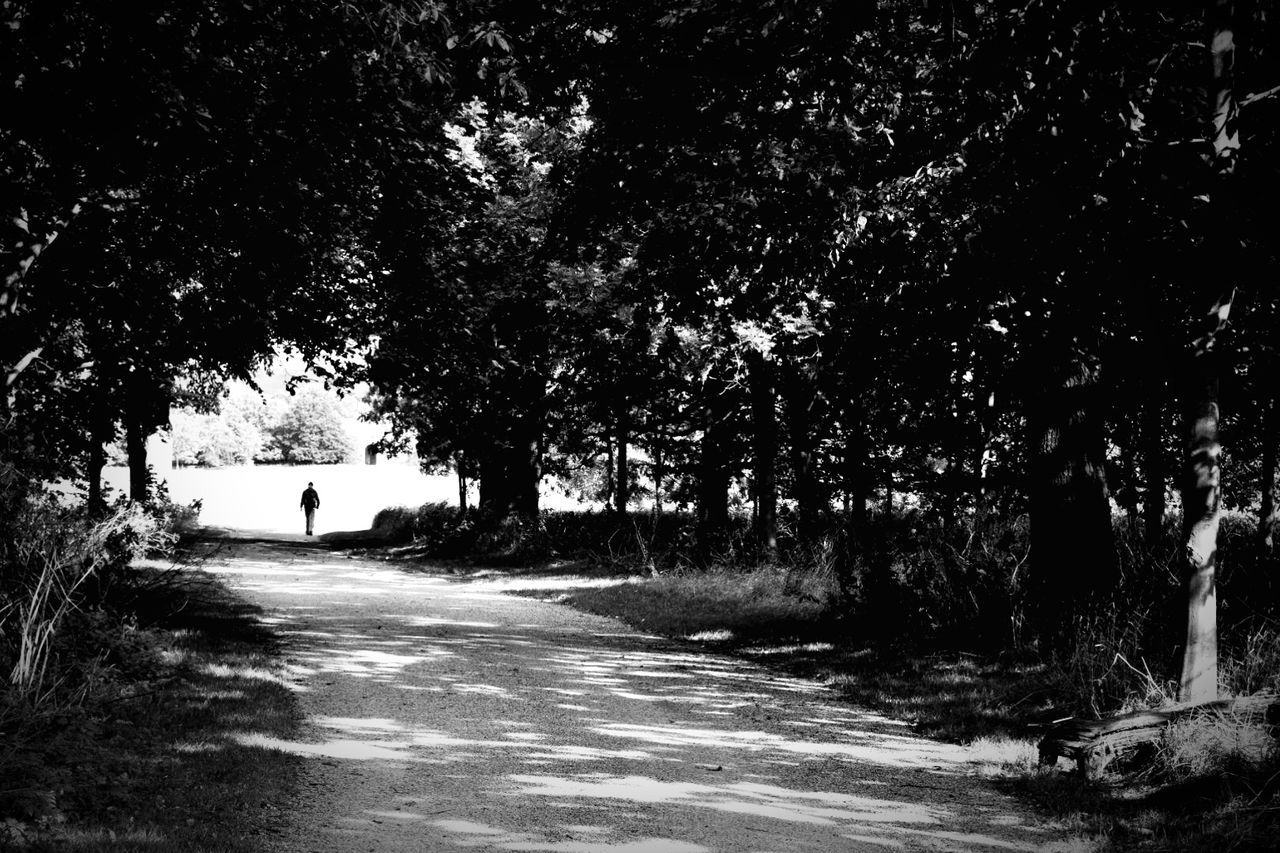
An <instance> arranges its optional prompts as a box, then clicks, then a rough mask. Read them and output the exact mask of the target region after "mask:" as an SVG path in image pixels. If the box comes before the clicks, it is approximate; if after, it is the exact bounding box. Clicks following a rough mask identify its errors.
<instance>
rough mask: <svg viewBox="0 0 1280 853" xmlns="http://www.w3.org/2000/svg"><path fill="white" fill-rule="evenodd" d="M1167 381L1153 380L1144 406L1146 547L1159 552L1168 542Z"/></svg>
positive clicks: (1143, 462) (1143, 457)
mask: <svg viewBox="0 0 1280 853" xmlns="http://www.w3.org/2000/svg"><path fill="white" fill-rule="evenodd" d="M1163 391H1164V383H1163V382H1160V383H1158V384H1153V387H1152V388H1151V392H1150V394H1149V395H1148V397H1147V399H1146V401H1145V403H1144V408H1143V410H1142V443H1143V453H1142V474H1143V480H1144V481H1145V482H1144V484H1143V489H1142V531H1143V540H1144V542H1145V543H1146V548H1147V550H1148V551H1149V552H1151V553H1153V554H1154V553H1156V552H1157V551H1158V550H1159V549H1160V548H1161V547H1162V546H1163V544H1164V514H1165V510H1166V501H1165V481H1166V480H1167V478H1168V475H1167V472H1166V465H1165V449H1164V396H1163Z"/></svg>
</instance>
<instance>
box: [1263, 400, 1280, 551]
mask: <svg viewBox="0 0 1280 853" xmlns="http://www.w3.org/2000/svg"><path fill="white" fill-rule="evenodd" d="M1277 427H1280V406H1277V405H1276V401H1275V400H1271V401H1269V402H1268V403H1267V410H1266V412H1265V413H1264V414H1263V427H1262V482H1261V483H1259V487H1260V490H1261V492H1262V506H1261V508H1260V509H1259V511H1258V544H1259V545H1260V546H1261V547H1263V548H1271V547H1272V545H1273V544H1274V538H1275V536H1274V531H1275V525H1276V432H1277Z"/></svg>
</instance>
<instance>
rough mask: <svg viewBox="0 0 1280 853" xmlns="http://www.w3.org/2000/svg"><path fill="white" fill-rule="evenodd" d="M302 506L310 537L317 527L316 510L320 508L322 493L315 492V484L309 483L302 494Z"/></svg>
mask: <svg viewBox="0 0 1280 853" xmlns="http://www.w3.org/2000/svg"><path fill="white" fill-rule="evenodd" d="M301 506H302V511H303V512H304V513H306V515H307V535H308V536H310V535H311V531H312V530H314V529H315V526H316V510H317V509H319V508H320V493H319V492H317V491H316V490H315V483H307V488H306V490H305V491H303V493H302V504H301Z"/></svg>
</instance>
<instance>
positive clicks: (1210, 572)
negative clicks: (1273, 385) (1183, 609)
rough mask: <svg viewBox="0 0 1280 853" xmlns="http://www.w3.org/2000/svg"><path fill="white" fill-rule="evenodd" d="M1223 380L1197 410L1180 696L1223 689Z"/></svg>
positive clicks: (1187, 512)
mask: <svg viewBox="0 0 1280 853" xmlns="http://www.w3.org/2000/svg"><path fill="white" fill-rule="evenodd" d="M1217 385H1218V383H1217V381H1216V379H1213V378H1209V379H1207V380H1206V383H1205V385H1204V387H1203V389H1202V393H1201V394H1200V395H1199V401H1198V403H1197V405H1196V407H1195V410H1194V411H1193V413H1192V415H1191V442H1190V444H1189V446H1188V448H1187V471H1186V475H1185V476H1186V483H1185V485H1184V486H1183V489H1182V506H1183V522H1182V535H1183V541H1185V542H1186V572H1187V641H1186V645H1185V646H1184V647H1183V654H1182V678H1181V682H1180V685H1179V688H1178V699H1179V701H1183V702H1199V701H1204V700H1208V699H1214V698H1216V697H1217V695H1218V600H1217V589H1216V580H1215V574H1216V570H1217V562H1218V526H1219V523H1220V521H1221V518H1222V506H1221V500H1222V467H1221V459H1220V454H1221V447H1220V446H1219V444H1218V419H1219V413H1218V387H1217Z"/></svg>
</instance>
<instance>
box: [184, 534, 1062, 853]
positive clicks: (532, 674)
mask: <svg viewBox="0 0 1280 853" xmlns="http://www.w3.org/2000/svg"><path fill="white" fill-rule="evenodd" d="M208 568H210V569H211V570H212V571H215V572H219V573H222V574H224V576H225V577H226V578H227V579H229V580H230V581H231V582H233V583H234V584H236V585H238V586H239V587H240V588H241V590H242V591H243V592H244V593H245V594H246V595H248V596H249V597H250V598H251V599H253V600H254V601H256V602H257V603H258V604H260V605H261V606H262V607H263V608H264V609H265V615H264V621H267V622H269V623H270V624H271V625H272V627H273V628H274V630H275V631H276V632H277V633H278V634H279V636H281V638H282V639H283V642H284V646H285V657H286V664H287V667H286V670H285V672H286V673H287V674H286V675H285V676H282V677H284V678H286V679H287V680H288V681H289V682H290V683H291V684H292V685H293V686H294V687H295V689H296V690H297V691H298V693H297V695H298V697H299V701H300V703H301V706H302V710H303V711H304V713H305V714H306V722H305V724H304V726H303V728H302V731H301V733H300V736H299V737H297V738H295V739H292V740H285V739H281V738H278V737H272V736H268V735H266V734H264V733H259V732H252V731H229V732H227V734H226V736H227V738H228V739H229V740H231V741H234V742H236V743H238V744H241V745H249V746H257V747H260V748H263V749H276V750H281V751H286V752H290V753H293V754H295V755H299V756H302V757H303V761H304V784H303V786H302V788H301V790H302V792H303V793H302V796H301V797H300V799H299V801H298V802H297V803H295V804H293V807H292V808H291V809H290V813H291V814H292V817H291V819H290V822H289V824H288V825H287V826H285V827H282V828H281V832H280V835H279V836H278V838H277V839H275V841H274V843H273V846H272V847H271V849H273V850H278V851H295V850H297V851H303V850H305V851H347V850H374V851H382V850H386V851H398V850H428V851H430V850H464V849H477V848H478V849H485V850H512V851H519V850H549V851H565V853H574V851H587V853H590V851H601V853H612V851H629V853H681V851H689V853H693V851H750V850H755V851H768V850H784V849H785V850H789V851H818V850H841V851H846V850H860V849H865V850H935V851H936V850H950V851H968V850H981V849H990V850H1039V849H1052V848H1053V846H1054V845H1053V843H1052V842H1053V838H1054V836H1053V834H1052V833H1050V832H1047V831H1046V830H1044V829H1042V828H1040V827H1038V826H1037V824H1036V822H1035V820H1034V819H1032V818H1030V817H1029V816H1028V815H1027V813H1026V812H1025V810H1024V808H1023V807H1021V806H1020V805H1019V804H1017V803H1015V802H1013V801H1012V800H1010V799H1009V798H1007V797H1005V796H1003V795H1001V794H1000V793H998V792H997V791H995V790H993V789H991V788H990V787H988V786H987V784H986V783H985V782H983V781H982V780H981V779H979V778H978V777H977V775H976V774H975V773H974V771H973V768H972V766H971V765H970V764H969V763H968V754H967V753H966V751H965V750H964V749H963V748H961V747H958V746H954V745H948V744H942V743H938V742H934V741H929V740H924V739H921V738H916V737H913V736H911V735H910V734H909V732H908V730H907V729H906V727H905V726H904V725H903V723H901V722H900V721H896V720H892V719H888V718H886V717H884V716H882V715H878V714H873V713H869V712H867V711H865V710H862V709H859V708H855V707H852V706H848V705H845V704H843V703H841V702H839V701H837V699H836V697H835V694H834V693H832V692H831V691H830V690H829V689H828V688H827V687H825V686H824V685H822V684H819V683H816V682H811V681H806V680H804V679H800V678H794V677H790V676H786V675H782V674H779V673H776V672H772V671H770V670H768V669H765V668H763V667H761V666H758V665H755V664H752V663H748V662H744V661H740V660H735V659H732V658H728V657H724V656H718V655H713V654H708V653H704V652H702V651H701V650H698V649H696V648H694V647H691V646H687V645H679V644H675V643H672V642H669V641H665V640H662V639H659V638H655V637H650V636H646V635H643V634H640V633H636V632H631V631H629V630H627V629H626V628H625V627H623V626H620V625H619V624H618V623H616V622H613V621H610V620H607V619H602V618H600V617H595V616H591V615H587V614H582V613H578V612H576V611H573V610H570V609H568V608H565V607H562V606H559V605H555V604H550V603H547V602H542V601H536V600H531V599H523V598H516V597H513V596H509V595H506V594H502V593H500V592H496V591H494V590H493V589H492V583H491V582H488V581H485V582H481V583H480V584H476V583H469V582H465V581H457V580H450V579H446V578H444V577H439V576H436V577H433V576H428V575H423V574H421V573H411V572H404V571H399V570H397V569H396V568H395V567H393V566H391V565H389V564H386V563H380V562H373V561H363V560H353V559H347V558H345V557H342V556H340V555H337V554H334V553H329V552H326V551H324V550H320V549H316V548H314V547H309V546H305V545H298V544H292V543H270V542H242V543H238V544H237V543H231V545H230V547H229V548H225V549H224V553H223V554H222V555H221V556H219V557H217V558H216V560H215V561H214V564H213V565H211V566H208ZM1064 849H1065V848H1064Z"/></svg>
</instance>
